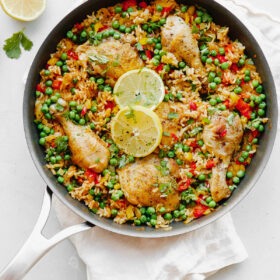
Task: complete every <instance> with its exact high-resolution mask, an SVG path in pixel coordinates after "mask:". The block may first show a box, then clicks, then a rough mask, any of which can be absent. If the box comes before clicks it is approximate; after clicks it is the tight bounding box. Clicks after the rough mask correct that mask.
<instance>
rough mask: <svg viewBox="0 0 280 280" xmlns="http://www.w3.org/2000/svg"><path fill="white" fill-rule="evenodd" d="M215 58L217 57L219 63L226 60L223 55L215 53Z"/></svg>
mask: <svg viewBox="0 0 280 280" xmlns="http://www.w3.org/2000/svg"><path fill="white" fill-rule="evenodd" d="M216 58H218V60H219V62H220V63H223V62H227V60H226V58H225V57H224V56H223V55H220V54H217V56H216Z"/></svg>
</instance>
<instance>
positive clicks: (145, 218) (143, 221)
mask: <svg viewBox="0 0 280 280" xmlns="http://www.w3.org/2000/svg"><path fill="white" fill-rule="evenodd" d="M140 221H141V223H143V224H144V223H146V222H147V217H146V216H145V215H142V216H141V217H140Z"/></svg>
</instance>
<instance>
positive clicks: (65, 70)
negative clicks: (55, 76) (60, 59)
mask: <svg viewBox="0 0 280 280" xmlns="http://www.w3.org/2000/svg"><path fill="white" fill-rule="evenodd" d="M62 71H63V72H67V71H68V66H67V65H66V64H65V65H63V66H62Z"/></svg>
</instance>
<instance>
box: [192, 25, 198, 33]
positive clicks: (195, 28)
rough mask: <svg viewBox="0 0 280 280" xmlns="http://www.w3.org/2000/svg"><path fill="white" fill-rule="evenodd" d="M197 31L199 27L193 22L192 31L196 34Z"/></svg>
mask: <svg viewBox="0 0 280 280" xmlns="http://www.w3.org/2000/svg"><path fill="white" fill-rule="evenodd" d="M198 32H199V28H198V27H197V26H196V25H195V24H193V27H192V33H194V34H196V33H198Z"/></svg>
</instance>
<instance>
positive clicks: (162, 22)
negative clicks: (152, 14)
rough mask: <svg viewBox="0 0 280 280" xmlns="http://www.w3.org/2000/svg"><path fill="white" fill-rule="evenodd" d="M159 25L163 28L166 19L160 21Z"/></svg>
mask: <svg viewBox="0 0 280 280" xmlns="http://www.w3.org/2000/svg"><path fill="white" fill-rule="evenodd" d="M159 24H160V25H161V26H162V25H165V24H166V19H165V18H161V19H160V20H159Z"/></svg>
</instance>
